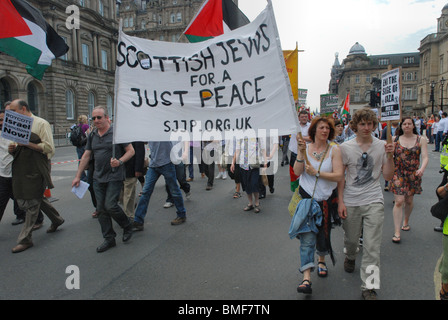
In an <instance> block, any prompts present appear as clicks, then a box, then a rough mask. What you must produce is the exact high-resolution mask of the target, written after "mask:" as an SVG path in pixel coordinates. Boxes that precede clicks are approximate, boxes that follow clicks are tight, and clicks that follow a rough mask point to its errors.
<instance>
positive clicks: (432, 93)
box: [429, 80, 436, 114]
mask: <svg viewBox="0 0 448 320" xmlns="http://www.w3.org/2000/svg"><path fill="white" fill-rule="evenodd" d="M435 87H436V83H435V82H434V80H433V81H431V94H430V96H429V102H432V108H431V114H434V88H435Z"/></svg>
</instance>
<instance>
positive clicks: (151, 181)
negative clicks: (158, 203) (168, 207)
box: [134, 162, 186, 223]
mask: <svg viewBox="0 0 448 320" xmlns="http://www.w3.org/2000/svg"><path fill="white" fill-rule="evenodd" d="M161 175H163V177H164V178H165V184H166V185H167V186H168V188H169V190H170V193H171V196H172V198H173V201H174V205H175V206H176V209H177V216H178V217H180V218H185V215H186V210H185V207H184V200H183V198H182V193H181V192H180V188H179V185H178V184H177V179H176V169H175V167H174V164H172V163H171V162H170V163H168V164H166V165H164V166H161V167H155V168H152V167H149V168H148V172H147V173H146V177H145V185H144V186H143V190H142V195H141V196H140V200H139V201H138V205H137V209H135V217H134V221H136V222H138V223H143V222H144V220H145V216H146V211H147V210H148V205H149V199H151V195H152V192H153V191H154V186H155V185H156V182H157V180H159V177H160V176H161Z"/></svg>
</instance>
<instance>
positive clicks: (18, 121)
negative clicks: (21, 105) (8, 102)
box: [2, 110, 33, 144]
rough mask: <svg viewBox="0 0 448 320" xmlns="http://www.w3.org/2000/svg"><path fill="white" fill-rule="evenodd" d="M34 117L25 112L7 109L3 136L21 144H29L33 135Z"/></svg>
mask: <svg viewBox="0 0 448 320" xmlns="http://www.w3.org/2000/svg"><path fill="white" fill-rule="evenodd" d="M32 126H33V118H32V117H28V116H25V115H23V114H20V113H17V112H14V111H11V110H5V118H4V120H3V126H2V137H3V138H5V139H8V140H12V141H14V142H17V143H21V144H28V143H29V141H30V136H31V128H32Z"/></svg>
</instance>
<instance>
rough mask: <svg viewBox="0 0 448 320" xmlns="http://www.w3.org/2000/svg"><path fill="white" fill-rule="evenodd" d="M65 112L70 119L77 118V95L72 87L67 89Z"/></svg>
mask: <svg viewBox="0 0 448 320" xmlns="http://www.w3.org/2000/svg"><path fill="white" fill-rule="evenodd" d="M65 113H66V115H67V119H68V120H73V119H74V118H75V95H74V94H73V91H72V90H71V89H67V91H65Z"/></svg>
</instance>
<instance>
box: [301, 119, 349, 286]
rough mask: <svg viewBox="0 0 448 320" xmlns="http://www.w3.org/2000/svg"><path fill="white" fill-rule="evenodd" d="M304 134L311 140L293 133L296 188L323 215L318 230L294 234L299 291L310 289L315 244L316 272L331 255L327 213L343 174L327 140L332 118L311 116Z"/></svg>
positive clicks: (332, 134)
mask: <svg viewBox="0 0 448 320" xmlns="http://www.w3.org/2000/svg"><path fill="white" fill-rule="evenodd" d="M308 134H309V137H310V138H311V140H312V142H311V143H309V144H306V143H305V141H304V140H302V139H300V137H299V136H298V137H297V143H298V146H297V148H298V154H297V159H296V163H295V164H294V173H295V174H296V175H298V176H300V182H299V185H300V187H299V192H300V194H301V196H302V198H311V197H312V196H313V195H314V200H316V201H317V202H318V203H319V205H320V207H321V209H322V213H323V219H322V226H320V227H319V233H318V234H315V233H313V232H307V233H302V234H299V236H298V237H299V240H300V251H301V254H300V257H301V267H300V269H299V270H300V272H302V273H303V281H302V283H301V284H300V285H299V287H298V288H297V291H298V292H303V293H311V271H312V270H314V267H315V265H314V252H315V251H316V245H317V254H318V256H319V257H318V276H320V277H325V276H327V274H328V269H327V267H326V264H325V255H326V254H330V256H331V257H332V250H331V244H330V230H331V220H332V219H331V216H330V214H332V213H333V212H334V215H333V216H335V217H337V203H336V199H337V196H336V194H335V192H336V190H335V189H336V187H337V182H338V181H339V180H341V179H342V178H343V176H344V171H343V166H342V155H341V151H340V150H339V147H338V146H337V145H336V144H334V143H333V144H332V143H330V141H331V140H333V139H334V137H335V127H334V122H333V119H331V118H325V117H316V118H314V119H313V121H312V122H311V125H310V127H309V130H308ZM321 162H322V164H321ZM333 200H334V201H333ZM311 251H312V252H311ZM332 259H333V257H332ZM303 260H309V261H303ZM333 263H334V259H333Z"/></svg>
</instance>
